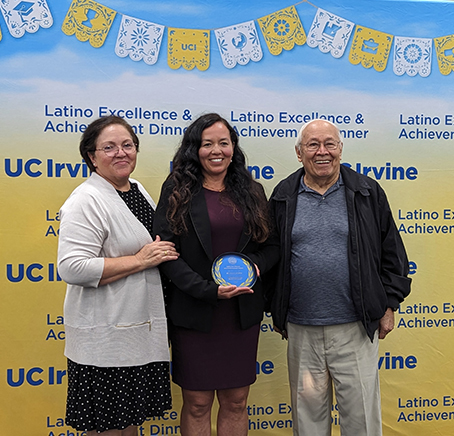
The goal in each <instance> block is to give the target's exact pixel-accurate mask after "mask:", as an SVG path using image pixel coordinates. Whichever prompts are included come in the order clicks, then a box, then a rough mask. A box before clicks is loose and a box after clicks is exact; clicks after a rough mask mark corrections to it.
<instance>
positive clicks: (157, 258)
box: [135, 235, 180, 269]
mask: <svg viewBox="0 0 454 436" xmlns="http://www.w3.org/2000/svg"><path fill="white" fill-rule="evenodd" d="M179 255H180V254H179V253H177V251H176V250H175V244H174V243H173V242H170V241H161V238H160V236H159V235H156V239H155V240H154V241H153V242H151V243H150V244H147V245H145V246H143V247H142V248H141V249H140V251H138V252H137V253H136V255H135V256H136V257H137V260H138V261H139V262H140V263H141V264H142V265H143V266H144V267H145V268H144V269H147V268H153V267H155V266H158V265H159V264H161V263H162V262H166V261H168V260H177V259H178V256H179Z"/></svg>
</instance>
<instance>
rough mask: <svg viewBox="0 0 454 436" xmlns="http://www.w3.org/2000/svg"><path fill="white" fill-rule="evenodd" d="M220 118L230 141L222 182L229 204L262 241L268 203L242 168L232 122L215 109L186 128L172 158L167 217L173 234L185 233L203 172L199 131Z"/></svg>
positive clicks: (242, 158)
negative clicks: (231, 147)
mask: <svg viewBox="0 0 454 436" xmlns="http://www.w3.org/2000/svg"><path fill="white" fill-rule="evenodd" d="M218 122H221V123H222V124H224V125H225V126H226V127H227V129H228V130H229V132H230V139H231V141H232V144H233V150H234V152H233V156H232V162H231V164H230V165H229V167H228V169H227V174H226V176H225V180H224V185H225V191H223V192H225V193H226V194H227V197H228V198H230V199H231V201H232V202H233V207H234V210H235V209H239V210H241V211H242V212H243V216H244V220H245V222H246V225H247V229H248V234H250V235H251V236H252V239H253V240H254V241H257V242H264V241H265V240H266V238H267V237H268V236H269V233H270V222H269V218H268V205H267V201H266V197H265V196H264V195H263V190H262V188H261V186H260V185H259V184H258V183H257V182H256V181H254V180H253V179H252V176H251V174H250V172H249V171H248V170H247V168H246V157H245V155H244V153H243V150H241V148H240V147H239V145H238V135H237V134H236V132H235V130H234V129H233V128H232V126H231V125H230V124H229V123H228V122H227V120H225V119H224V118H222V117H221V116H220V115H218V114H216V113H209V114H205V115H202V116H201V117H199V118H198V119H196V120H195V121H194V122H193V123H192V124H191V125H190V126H189V127H188V128H187V130H186V132H185V133H184V135H183V139H182V141H181V145H180V146H179V148H178V150H177V152H176V154H175V156H174V158H173V170H172V172H171V173H170V175H169V177H168V179H170V180H173V182H174V188H173V191H172V193H171V194H170V196H169V207H168V209H167V219H168V220H169V223H170V228H171V230H172V232H173V233H174V234H176V235H182V234H184V233H187V231H188V228H187V225H186V218H187V216H188V212H189V208H190V203H191V200H192V196H193V195H194V194H195V193H196V192H198V190H199V189H201V188H202V185H203V180H204V176H203V173H202V165H201V163H200V160H199V148H200V147H201V145H202V132H203V131H204V130H205V129H206V128H208V127H211V126H212V125H213V124H215V123H218Z"/></svg>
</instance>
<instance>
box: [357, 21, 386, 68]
mask: <svg viewBox="0 0 454 436" xmlns="http://www.w3.org/2000/svg"><path fill="white" fill-rule="evenodd" d="M392 42H393V36H392V35H389V34H388V33H384V32H380V31H378V30H373V29H368V28H367V27H363V26H356V30H355V35H354V37H353V43H352V47H351V49H350V55H349V60H350V62H351V63H352V64H353V65H358V64H361V65H362V66H363V67H364V68H370V67H374V68H375V70H377V71H384V69H385V68H386V64H387V63H388V59H389V54H390V52H391V44H392Z"/></svg>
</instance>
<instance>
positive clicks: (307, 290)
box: [270, 120, 411, 436]
mask: <svg viewBox="0 0 454 436" xmlns="http://www.w3.org/2000/svg"><path fill="white" fill-rule="evenodd" d="M342 147H343V144H342V141H341V137H340V132H339V130H338V129H337V127H336V126H335V125H334V124H332V123H330V122H328V121H325V120H313V121H311V122H310V123H308V124H306V125H304V126H303V127H302V128H301V130H300V132H299V135H298V138H297V142H296V146H295V149H296V155H297V156H298V160H299V161H300V162H301V163H302V164H303V168H301V169H299V170H298V171H296V172H295V173H293V174H291V175H290V176H289V177H287V178H286V179H284V180H283V181H281V182H280V183H279V184H278V186H277V187H276V188H275V190H274V192H273V194H272V196H271V199H270V203H271V209H272V211H273V214H274V218H275V224H276V229H277V232H278V234H279V237H280V242H281V261H280V264H279V265H278V268H277V269H278V272H277V275H276V277H277V278H276V280H277V283H276V285H275V287H274V295H273V300H272V315H273V321H274V324H275V326H276V330H277V331H280V332H281V333H282V335H283V336H284V337H285V338H288V370H289V379H290V388H291V394H292V395H291V396H292V410H293V412H292V413H293V426H294V434H295V435H299V436H325V435H330V434H331V409H332V399H333V388H334V392H335V395H336V400H337V404H338V410H339V418H340V428H341V434H342V435H343V436H366V435H367V436H379V435H381V434H382V429H381V405H380V386H379V377H378V340H377V339H378V338H380V339H383V338H385V336H386V335H387V334H388V333H389V332H390V331H391V330H392V329H393V327H394V311H395V310H396V309H397V308H398V306H399V303H400V302H402V301H403V299H404V298H405V297H406V296H407V295H408V294H409V292H410V282H411V280H410V279H409V278H407V274H408V259H407V255H406V253H405V248H404V245H403V243H402V240H401V238H400V235H399V232H398V231H397V228H396V225H395V223H394V220H393V217H392V214H391V210H390V207H389V204H388V201H387V199H386V195H385V192H384V191H383V189H382V188H381V187H380V186H379V184H378V183H377V182H376V181H374V180H372V179H370V178H369V177H366V176H364V175H361V174H358V173H356V172H354V171H352V170H350V169H349V168H347V167H345V166H343V165H341V163H340V162H341V156H342Z"/></svg>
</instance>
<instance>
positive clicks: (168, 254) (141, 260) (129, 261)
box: [99, 236, 180, 286]
mask: <svg viewBox="0 0 454 436" xmlns="http://www.w3.org/2000/svg"><path fill="white" fill-rule="evenodd" d="M179 256H180V254H179V253H177V251H176V250H175V244H174V243H173V242H170V241H161V238H160V237H159V236H156V239H155V240H154V241H153V242H151V243H150V244H147V245H145V246H143V247H142V248H141V249H140V250H139V251H138V252H137V253H136V254H135V255H133V256H122V257H115V258H108V257H106V258H104V270H103V273H102V277H101V280H100V281H99V286H102V285H107V284H109V283H112V282H115V281H117V280H120V279H122V278H124V277H127V276H130V275H131V274H135V273H138V272H140V271H143V270H145V269H148V268H153V267H155V266H158V265H159V264H161V263H162V262H166V261H168V260H176V259H178V257H179Z"/></svg>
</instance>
